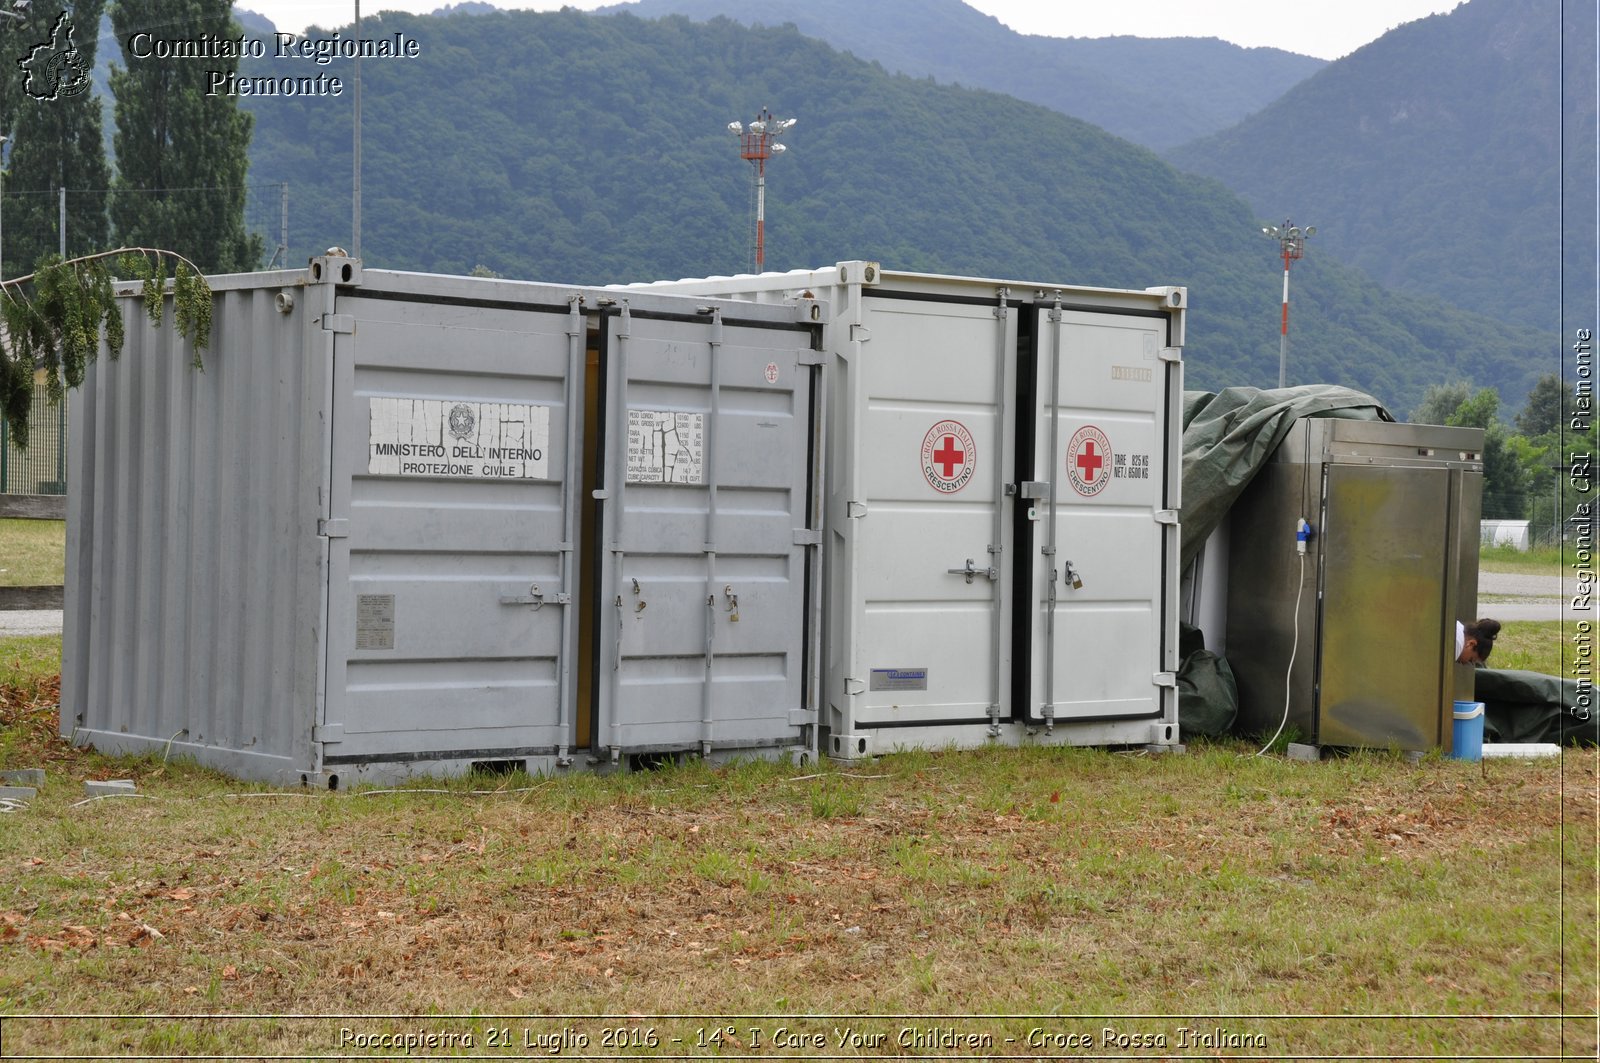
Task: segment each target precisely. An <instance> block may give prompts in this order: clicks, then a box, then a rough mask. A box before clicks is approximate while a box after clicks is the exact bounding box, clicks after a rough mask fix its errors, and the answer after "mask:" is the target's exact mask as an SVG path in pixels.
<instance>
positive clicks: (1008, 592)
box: [619, 261, 1186, 758]
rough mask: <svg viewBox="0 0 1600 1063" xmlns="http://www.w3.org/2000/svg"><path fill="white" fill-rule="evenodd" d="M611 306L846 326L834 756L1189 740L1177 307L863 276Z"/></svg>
mask: <svg viewBox="0 0 1600 1063" xmlns="http://www.w3.org/2000/svg"><path fill="white" fill-rule="evenodd" d="M619 290H623V291H651V292H677V293H689V294H695V295H700V296H708V297H709V296H717V297H733V298H736V299H745V300H752V301H755V302H758V303H764V304H776V305H779V306H783V305H790V304H794V303H804V302H805V301H807V300H811V299H817V300H820V301H822V302H825V303H827V304H828V305H829V307H830V318H829V321H828V324H827V326H826V328H825V339H824V344H823V346H824V349H825V351H826V353H827V354H828V355H829V357H830V363H829V367H828V371H827V373H828V380H829V383H828V390H829V395H828V402H827V404H826V405H827V410H828V413H827V421H828V428H827V437H828V459H827V471H826V476H825V480H826V497H827V502H826V520H825V524H826V530H825V540H826V551H825V562H824V564H825V568H826V595H825V604H824V611H825V615H826V620H825V636H824V640H825V644H826V678H825V681H824V691H825V694H824V698H823V701H824V704H823V713H824V716H823V720H822V725H823V736H824V737H823V741H824V743H825V745H824V749H825V751H826V752H828V753H830V754H832V755H835V756H839V757H846V758H851V757H862V756H870V755H872V754H876V753H882V752H888V751H891V750H894V749H898V748H905V747H918V748H940V747H944V746H960V747H974V746H980V745H984V744H988V743H1003V744H1020V743H1023V742H1029V741H1031V742H1054V743H1061V744H1095V745H1150V746H1154V747H1171V746H1173V745H1175V744H1176V743H1177V742H1178V738H1179V736H1178V727H1177V694H1176V686H1175V670H1176V667H1177V589H1178V571H1177V560H1178V543H1179V537H1178V523H1177V521H1178V507H1179V501H1180V499H1179V490H1180V476H1181V462H1180V446H1181V441H1182V430H1181V423H1180V420H1181V415H1182V401H1181V398H1182V389H1183V378H1182V368H1183V367H1182V358H1181V354H1182V347H1183V336H1184V314H1185V303H1186V293H1185V290H1184V289H1182V288H1177V287H1160V288H1151V289H1147V290H1144V291H1122V290H1112V289H1102V288H1084V287H1071V286H1067V285H1059V284H1036V283H1031V282H1018V281H1001V280H985V279H978V278H968V277H945V276H933V275H926V274H915V273H898V272H893V271H885V270H883V269H881V268H880V267H879V265H878V264H876V263H872V262H860V261H857V262H842V263H839V264H837V265H835V266H830V267H826V268H823V269H817V270H801V271H794V272H790V273H782V274H762V275H754V276H736V277H712V278H706V279H700V280H682V281H673V282H659V283H655V284H649V285H636V286H628V287H624V288H621V289H619Z"/></svg>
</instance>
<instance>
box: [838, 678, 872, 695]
mask: <svg viewBox="0 0 1600 1063" xmlns="http://www.w3.org/2000/svg"><path fill="white" fill-rule="evenodd" d="M866 692H867V684H865V683H863V682H862V681H861V680H859V679H851V678H850V677H849V676H845V677H844V694H845V697H847V698H853V697H855V696H856V695H857V694H865V693H866Z"/></svg>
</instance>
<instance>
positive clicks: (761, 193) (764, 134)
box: [728, 107, 796, 273]
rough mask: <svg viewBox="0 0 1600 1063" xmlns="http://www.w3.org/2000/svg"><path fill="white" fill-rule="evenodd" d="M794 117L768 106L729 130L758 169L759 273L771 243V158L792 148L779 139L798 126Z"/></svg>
mask: <svg viewBox="0 0 1600 1063" xmlns="http://www.w3.org/2000/svg"><path fill="white" fill-rule="evenodd" d="M795 122H796V119H794V118H774V117H773V116H772V112H771V111H769V110H767V108H765V107H763V108H761V113H760V114H758V115H756V119H755V121H753V122H751V123H750V124H749V125H748V126H746V125H744V124H743V123H742V122H729V123H728V132H730V133H732V134H733V135H734V136H736V137H738V138H739V157H740V158H742V159H745V160H747V161H748V162H749V163H750V164H751V165H752V166H754V167H755V168H756V272H757V273H760V272H762V270H763V268H764V267H765V265H766V259H767V255H766V243H767V160H768V159H770V158H772V157H773V156H774V155H782V154H783V153H784V152H785V151H787V150H789V149H788V148H786V147H784V145H782V144H780V143H778V138H779V137H781V136H783V134H784V133H786V132H788V131H789V129H790V128H792V127H793V126H794V124H795Z"/></svg>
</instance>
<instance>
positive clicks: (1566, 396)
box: [1516, 373, 1572, 439]
mask: <svg viewBox="0 0 1600 1063" xmlns="http://www.w3.org/2000/svg"><path fill="white" fill-rule="evenodd" d="M1571 417H1572V392H1571V391H1569V390H1568V389H1567V387H1566V385H1564V384H1562V383H1561V378H1560V377H1559V376H1557V375H1556V374H1555V373H1546V374H1545V375H1544V376H1542V377H1540V378H1539V379H1538V380H1537V381H1536V382H1535V383H1534V385H1533V388H1532V390H1530V391H1529V392H1528V398H1527V401H1526V402H1525V403H1524V404H1523V407H1522V411H1521V412H1520V413H1518V414H1517V421H1516V424H1517V431H1519V432H1521V433H1522V434H1523V435H1525V436H1527V437H1528V438H1529V439H1538V438H1540V437H1541V436H1545V435H1549V434H1550V433H1552V432H1559V431H1560V430H1561V426H1562V425H1563V424H1566V423H1567V422H1569V421H1570V420H1571Z"/></svg>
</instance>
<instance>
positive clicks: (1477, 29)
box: [1168, 0, 1595, 397]
mask: <svg viewBox="0 0 1600 1063" xmlns="http://www.w3.org/2000/svg"><path fill="white" fill-rule="evenodd" d="M1563 10H1565V11H1566V17H1567V20H1568V21H1567V24H1566V25H1565V27H1564V26H1563V22H1562V18H1563ZM1594 14H1595V12H1594V5H1593V4H1588V5H1585V4H1555V3H1550V2H1549V0H1471V2H1470V3H1466V4H1463V5H1461V6H1460V7H1458V8H1456V9H1455V10H1454V11H1453V12H1451V13H1449V14H1446V15H1435V16H1433V17H1431V18H1425V19H1422V20H1420V21H1418V22H1413V23H1410V24H1408V25H1405V26H1401V27H1400V28H1398V29H1396V30H1393V31H1391V32H1390V33H1388V34H1386V35H1385V36H1384V37H1382V38H1380V39H1379V40H1377V41H1374V42H1373V43H1372V44H1369V45H1367V46H1366V47H1365V48H1362V49H1360V50H1359V51H1357V52H1355V53H1353V54H1352V55H1349V56H1347V57H1345V58H1344V59H1341V60H1339V61H1338V62H1336V63H1334V64H1332V65H1331V66H1329V67H1328V68H1326V69H1325V70H1323V71H1321V72H1320V73H1318V74H1316V75H1315V76H1313V77H1311V78H1310V79H1308V80H1307V81H1305V82H1304V83H1302V84H1300V85H1297V86H1296V87H1295V88H1293V89H1291V90H1290V91H1289V92H1288V93H1287V94H1285V95H1284V97H1283V98H1282V99H1281V100H1279V101H1278V102H1277V103H1275V104H1273V105H1272V106H1271V107H1269V108H1267V109H1266V110H1264V111H1262V112H1260V113H1259V114H1256V115H1254V116H1252V117H1250V118H1248V119H1246V120H1245V121H1243V122H1242V123H1240V124H1239V125H1237V126H1235V127H1234V128H1232V129H1229V130H1227V131H1226V132H1223V133H1219V134H1217V135H1215V136H1212V137H1210V138H1207V139H1205V140H1201V141H1199V142H1197V143H1193V144H1189V145H1187V146H1185V147H1182V148H1180V149H1178V150H1175V151H1173V152H1171V153H1170V154H1169V156H1168V157H1169V159H1170V160H1171V161H1172V162H1173V163H1175V164H1176V165H1177V166H1179V167H1180V168H1182V169H1185V170H1190V171H1193V172H1196V173H1203V174H1208V175H1211V176H1214V177H1216V178H1218V179H1220V180H1221V181H1222V182H1223V183H1225V184H1226V185H1227V186H1228V187H1229V188H1231V189H1233V190H1234V191H1236V192H1238V193H1239V194H1240V195H1242V196H1243V197H1244V198H1245V200H1246V201H1247V202H1249V203H1250V204H1251V205H1252V206H1253V207H1254V208H1255V210H1256V211H1257V212H1258V213H1260V214H1263V215H1265V216H1267V217H1270V218H1273V219H1279V218H1282V217H1284V216H1286V215H1292V216H1293V218H1294V220H1295V221H1296V222H1299V223H1301V224H1307V223H1309V224H1313V225H1316V226H1317V229H1318V231H1317V235H1316V237H1315V239H1314V240H1313V243H1312V246H1313V247H1314V248H1316V249H1317V250H1318V251H1320V252H1322V253H1325V254H1330V255H1335V256H1337V257H1339V258H1340V259H1342V260H1343V261H1346V262H1349V263H1351V264H1353V265H1356V266H1359V267H1361V268H1362V269H1364V270H1366V271H1367V272H1368V273H1370V274H1371V275H1372V276H1373V277H1375V278H1377V279H1378V280H1379V281H1381V282H1382V283H1383V284H1385V285H1387V286H1390V287H1393V288H1398V289H1404V290H1408V291H1412V292H1416V293H1420V294H1425V295H1430V296H1435V297H1438V298H1441V299H1445V300H1448V301H1449V302H1451V303H1453V304H1455V305H1457V306H1467V307H1471V308H1473V309H1476V310H1481V311H1483V312H1485V313H1488V314H1490V315H1492V316H1494V317H1497V318H1500V319H1501V320H1505V321H1512V322H1518V323H1522V324H1529V325H1537V326H1541V327H1545V328H1555V327H1556V326H1557V314H1558V305H1557V304H1558V299H1559V291H1560V281H1559V277H1560V270H1561V256H1560V254H1559V253H1558V250H1557V248H1558V246H1559V243H1560V241H1561V238H1562V233H1563V223H1564V222H1565V223H1566V228H1567V231H1568V232H1569V233H1572V234H1574V235H1576V234H1577V233H1579V232H1582V233H1586V238H1587V239H1588V240H1589V250H1590V251H1591V252H1592V251H1593V236H1594V227H1593V223H1592V212H1591V213H1590V214H1589V218H1590V219H1591V220H1590V222H1589V224H1588V226H1587V229H1584V228H1583V227H1582V226H1581V224H1580V225H1579V227H1577V228H1576V229H1575V228H1574V227H1573V224H1572V223H1573V221H1574V220H1575V219H1574V217H1573V216H1571V215H1567V216H1565V217H1564V215H1563V213H1562V204H1561V182H1562V167H1563V159H1562V133H1563V125H1562V122H1563V115H1564V114H1565V117H1566V121H1567V123H1568V125H1567V128H1568V130H1569V132H1570V134H1571V135H1572V145H1574V146H1576V145H1578V144H1580V143H1587V144H1588V150H1586V151H1583V150H1579V151H1575V152H1573V153H1570V154H1569V157H1568V160H1567V163H1568V166H1569V167H1571V166H1573V165H1577V166H1579V167H1581V168H1584V169H1586V173H1587V181H1586V182H1585V181H1584V180H1582V179H1577V180H1575V181H1574V182H1573V183H1574V185H1575V187H1577V188H1579V189H1586V197H1587V198H1588V199H1589V200H1590V201H1592V198H1593V194H1594V157H1593V145H1594V120H1595V98H1594V91H1593V84H1594V82H1593V58H1592V54H1593V53H1592V48H1593V42H1594ZM1580 17H1582V18H1583V19H1585V20H1586V23H1587V24H1586V25H1580V24H1579V23H1578V19H1579V18H1580ZM1564 31H1565V33H1566V35H1567V36H1568V37H1569V38H1570V39H1571V40H1573V41H1577V42H1583V41H1587V42H1588V48H1589V50H1590V58H1589V60H1588V62H1587V71H1585V64H1584V63H1581V62H1580V63H1576V64H1573V65H1572V66H1571V67H1570V68H1568V69H1564V67H1563V63H1562V40H1563V32H1564ZM1585 73H1587V77H1584V76H1583V75H1585ZM1564 77H1565V80H1564ZM1564 90H1565V92H1564ZM1579 176H1580V175H1578V174H1575V173H1569V177H1573V178H1579ZM1572 206H1573V207H1581V206H1583V204H1580V203H1574V204H1572ZM1568 266H1569V269H1571V268H1574V267H1576V268H1580V269H1582V270H1584V271H1585V272H1586V277H1587V283H1586V284H1584V283H1583V282H1582V280H1581V279H1580V284H1579V287H1580V288H1583V287H1586V288H1587V289H1588V290H1590V291H1591V292H1592V289H1593V283H1594V272H1593V255H1592V254H1590V255H1586V256H1584V261H1583V262H1580V261H1578V260H1577V259H1569V262H1568ZM1569 279H1570V278H1569ZM1508 397H1509V396H1508Z"/></svg>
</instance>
